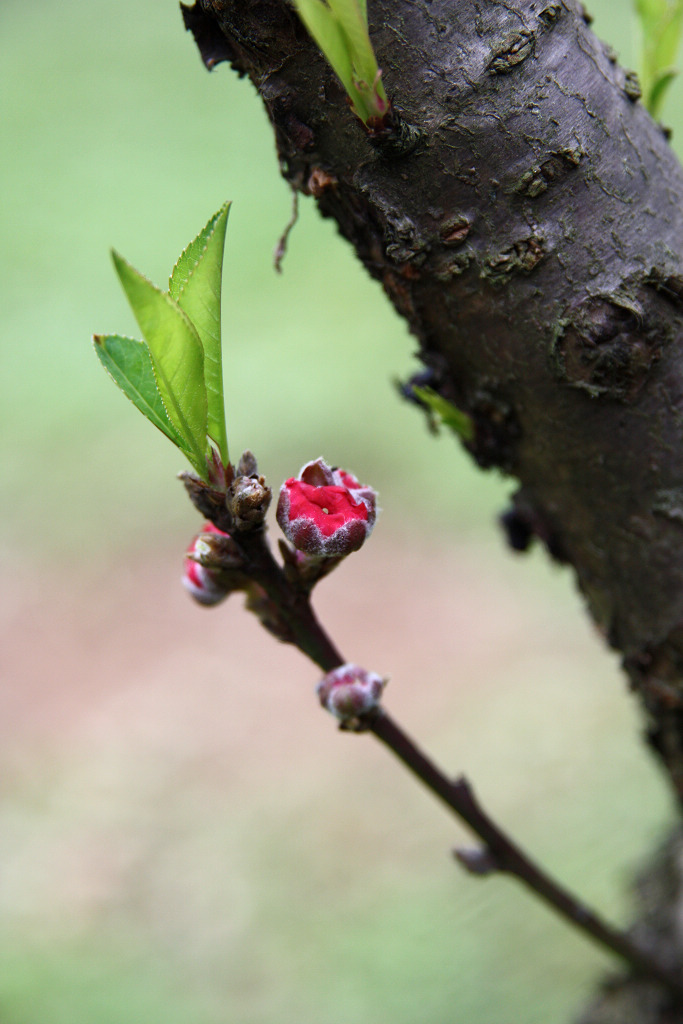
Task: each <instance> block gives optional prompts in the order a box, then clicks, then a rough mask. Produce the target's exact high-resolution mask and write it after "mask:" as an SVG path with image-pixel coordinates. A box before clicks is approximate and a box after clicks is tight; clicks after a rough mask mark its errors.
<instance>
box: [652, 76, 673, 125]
mask: <svg viewBox="0 0 683 1024" xmlns="http://www.w3.org/2000/svg"><path fill="white" fill-rule="evenodd" d="M677 76H678V71H675V70H673V69H671V70H670V71H661V72H660V73H659V74H658V76H657V77H656V78H655V80H654V81H653V83H652V86H651V88H650V92H649V94H648V96H647V97H646V103H647V109H648V110H649V111H650V113H651V114H652V116H653V117H657V116H658V114H659V111H660V109H661V106H662V103H663V102H664V95H665V93H666V90H667V89H668V88H669V86H670V85H671V83H672V82H673V80H674V78H676V77H677Z"/></svg>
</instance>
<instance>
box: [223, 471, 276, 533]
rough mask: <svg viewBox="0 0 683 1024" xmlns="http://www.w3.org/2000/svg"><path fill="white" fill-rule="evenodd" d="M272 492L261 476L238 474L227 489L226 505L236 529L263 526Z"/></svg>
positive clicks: (251, 528) (250, 528)
mask: <svg viewBox="0 0 683 1024" xmlns="http://www.w3.org/2000/svg"><path fill="white" fill-rule="evenodd" d="M271 497H272V492H271V490H270V487H268V486H267V485H266V482H265V480H264V479H263V477H262V476H258V477H257V476H238V477H237V478H236V479H235V480H234V481H233V483H232V484H231V485H230V488H229V490H228V499H227V506H228V509H229V511H230V514H231V516H232V521H233V523H234V524H235V529H236V530H254V529H257V528H258V527H260V526H263V523H264V520H265V518H266V512H267V511H268V506H269V505H270V499H271Z"/></svg>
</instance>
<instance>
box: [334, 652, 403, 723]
mask: <svg viewBox="0 0 683 1024" xmlns="http://www.w3.org/2000/svg"><path fill="white" fill-rule="evenodd" d="M386 684H387V680H386V679H382V677H381V676H379V675H377V673H376V672H368V671H367V670H366V669H364V668H361V667H360V665H353V664H351V663H347V664H346V665H340V666H339V668H335V669H333V670H332V671H331V672H328V673H327V675H326V676H323V678H322V679H321V680H320V682H319V683H318V686H317V687H316V693H317V694H318V699H319V701H320V703H321V704H322V706H323V707H324V708H326V709H327V710H328V711H329V712H330V713H331V714H333V715H334V716H335V718H338V719H339V720H340V721H341V722H342V724H346V725H350V724H351V723H352V722H355V721H356V720H358V719H360V718H362V717H363V716H364V715H367V714H368V713H369V712H370V711H374V710H375V709H376V708H378V707H379V702H380V698H381V696H382V691H383V690H384V687H385V686H386Z"/></svg>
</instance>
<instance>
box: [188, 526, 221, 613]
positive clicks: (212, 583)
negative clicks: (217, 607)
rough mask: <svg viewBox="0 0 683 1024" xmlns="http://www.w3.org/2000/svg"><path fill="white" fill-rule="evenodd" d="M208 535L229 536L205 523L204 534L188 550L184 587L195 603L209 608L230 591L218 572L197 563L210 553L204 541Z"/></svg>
mask: <svg viewBox="0 0 683 1024" xmlns="http://www.w3.org/2000/svg"><path fill="white" fill-rule="evenodd" d="M207 533H215V534H218V535H219V536H220V537H228V536H229V534H227V533H224V532H223V530H219V529H218V527H217V526H214V525H213V523H210V522H207V523H204V526H203V527H202V532H201V533H200V534H198V535H197V536H196V537H195V538H194V540H193V541H192V543H191V544H190V546H189V548H188V549H187V557H186V558H185V561H184V563H183V586H184V587H185V589H186V590H187V591H188V593H189V594H191V595H192V597H193V598H194V599H195V601H198V602H199V604H203V605H207V606H209V605H214V604H219V603H220V602H221V601H223V600H224V599H225V598H226V597H227V596H228V594H229V593H230V590H229V588H227V587H226V586H225V585H224V584H223V583H222V582H221V581H220V579H219V576H220V573H219V571H218V570H216V569H209V568H207V566H205V565H202V564H201V562H199V561H197V559H198V558H202V557H206V556H207V555H208V554H209V552H210V549H209V545H208V544H207V543H206V541H205V540H203V539H202V538H203V535H204V534H207Z"/></svg>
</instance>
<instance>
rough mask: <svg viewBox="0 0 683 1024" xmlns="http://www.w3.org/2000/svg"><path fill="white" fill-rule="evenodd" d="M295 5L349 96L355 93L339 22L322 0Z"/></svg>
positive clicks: (300, 0) (300, 2) (346, 47)
mask: <svg viewBox="0 0 683 1024" xmlns="http://www.w3.org/2000/svg"><path fill="white" fill-rule="evenodd" d="M295 3H296V7H297V10H298V12H299V17H300V18H301V20H302V21H303V23H304V25H305V26H306V28H307V29H308V31H309V33H310V34H311V36H312V37H313V39H314V40H315V42H316V43H317V44H318V46H319V47H320V49H321V50H322V52H323V53H324V55H325V57H326V58H327V60H328V61H329V63H330V64H331V65H332V69H333V70H334V72H335V73H336V75H337V76H338V77H339V78H340V79H341V83H342V85H343V86H344V88H345V89H346V91H347V93H348V94H349V96H351V93H352V92H354V91H355V89H354V85H353V73H352V70H351V54H350V53H349V49H348V46H347V42H346V39H345V38H344V33H343V32H342V29H341V26H340V25H339V22H338V21H337V19H336V18H335V16H334V14H333V13H332V11H331V10H330V8H329V7H328V6H327V4H326V3H324V2H323V0H295Z"/></svg>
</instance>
